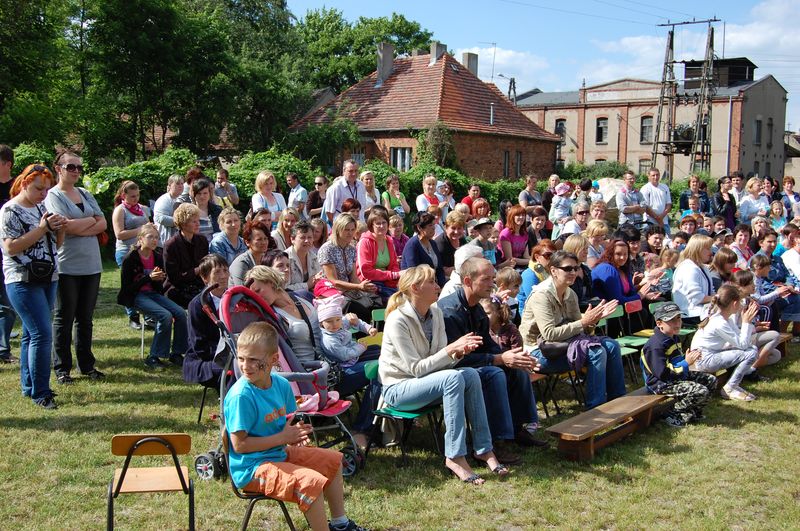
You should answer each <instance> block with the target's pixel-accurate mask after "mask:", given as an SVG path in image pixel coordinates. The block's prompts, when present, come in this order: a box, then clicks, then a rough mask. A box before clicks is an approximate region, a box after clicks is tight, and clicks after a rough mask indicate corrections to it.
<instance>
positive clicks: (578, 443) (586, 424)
mask: <svg viewBox="0 0 800 531" xmlns="http://www.w3.org/2000/svg"><path fill="white" fill-rule="evenodd" d="M639 393H640V392H639V391H634V392H633V393H631V394H627V395H625V396H621V397H619V398H616V399H614V400H612V401H610V402H606V403H605V404H602V405H599V406H597V407H596V408H594V409H591V410H589V411H585V412H583V413H581V414H579V415H576V416H574V417H572V418H570V419H567V420H565V421H563V422H559V423H558V424H555V425H554V426H550V427H549V428H547V430H546V431H547V432H548V433H550V435H552V436H554V437H556V438H557V439H558V451H559V452H560V453H561V454H563V455H564V456H565V457H566V458H567V459H569V460H570V461H589V460H591V459H592V458H594V453H595V451H596V450H599V449H600V448H604V447H606V446H608V445H609V444H612V443H613V442H616V441H618V440H620V439H621V438H623V437H625V436H626V435H629V434H631V433H633V432H635V431H638V430H641V429H644V428H646V427H647V426H649V425H650V423H651V422H652V420H653V409H654V408H655V407H656V406H658V405H659V404H661V403H662V402H664V401H665V400H667V398H668V397H665V396H661V395H651V394H639Z"/></svg>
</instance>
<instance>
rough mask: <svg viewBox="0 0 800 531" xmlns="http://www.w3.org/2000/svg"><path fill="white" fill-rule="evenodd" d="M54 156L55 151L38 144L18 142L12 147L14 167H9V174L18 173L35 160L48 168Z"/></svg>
mask: <svg viewBox="0 0 800 531" xmlns="http://www.w3.org/2000/svg"><path fill="white" fill-rule="evenodd" d="M54 157H55V153H53V151H52V150H48V149H45V148H43V147H42V146H41V145H39V144H36V143H32V144H24V143H23V144H19V145H18V146H17V147H15V148H14V167H13V168H12V169H11V175H14V176H16V175H19V174H20V173H22V170H24V169H25V167H26V166H27V165H28V164H33V163H35V162H38V163H43V164H44V165H45V166H47V167H48V168H50V166H51V164H52V163H53V158H54Z"/></svg>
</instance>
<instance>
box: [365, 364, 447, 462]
mask: <svg viewBox="0 0 800 531" xmlns="http://www.w3.org/2000/svg"><path fill="white" fill-rule="evenodd" d="M364 374H365V375H366V376H367V378H369V379H370V381H372V380H374V379H375V378H377V377H378V362H377V361H370V362H367V363H366V365H365V367H364ZM440 407H441V406H440V405H438V404H437V405H430V406H426V407H424V408H421V409H417V410H414V411H401V410H399V409H395V408H393V407H392V406H388V405H387V406H384V407H382V408H379V409H376V410H375V411H374V412H373V413H374V415H375V417H376V418H375V422H374V423H373V425H372V433H370V435H369V439H368V441H367V448H366V450H365V451H364V458H365V461H366V458H367V457H368V456H369V450H370V448H372V444H373V442H374V441H375V437H376V436H379V435H380V433H381V431H380V427H379V426H378V419H379V418H382V419H386V420H390V421H394V422H398V423H400V424H401V425H402V431H401V433H400V440H399V444H398V446H400V456H401V464H402V465H403V466H405V465H406V464H408V454H407V452H406V444H407V443H408V436H409V435H410V434H411V430H412V428H413V427H414V421H415V420H416V419H418V418H420V417H423V416H427V417H428V421H429V422H430V426H431V435H432V436H433V444H434V447H435V448H436V452H437V453H439V454H441V453H442V449H441V446H440V444H439V434H440V433H441V428H442V423H443V422H444V418H443V415H442V416H439V417H437V415H436V414H437V413H438V411H439V409H440Z"/></svg>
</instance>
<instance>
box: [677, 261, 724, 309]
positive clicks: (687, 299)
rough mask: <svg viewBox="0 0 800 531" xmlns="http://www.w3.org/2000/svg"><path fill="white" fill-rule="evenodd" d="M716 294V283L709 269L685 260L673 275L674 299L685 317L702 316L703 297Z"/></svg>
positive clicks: (703, 307)
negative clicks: (713, 281)
mask: <svg viewBox="0 0 800 531" xmlns="http://www.w3.org/2000/svg"><path fill="white" fill-rule="evenodd" d="M713 294H714V285H713V284H712V283H711V275H709V273H708V270H707V269H706V268H705V266H703V268H702V269H701V268H700V266H698V265H697V264H695V263H694V262H692V261H691V260H684V261H682V262H681V263H680V264H678V267H676V268H675V273H674V274H673V275H672V300H673V301H674V302H675V304H677V305H678V307H679V308H680V309H681V313H682V314H683V316H684V317H702V316H703V313H704V311H705V304H703V302H702V301H703V297H705V296H707V295H713Z"/></svg>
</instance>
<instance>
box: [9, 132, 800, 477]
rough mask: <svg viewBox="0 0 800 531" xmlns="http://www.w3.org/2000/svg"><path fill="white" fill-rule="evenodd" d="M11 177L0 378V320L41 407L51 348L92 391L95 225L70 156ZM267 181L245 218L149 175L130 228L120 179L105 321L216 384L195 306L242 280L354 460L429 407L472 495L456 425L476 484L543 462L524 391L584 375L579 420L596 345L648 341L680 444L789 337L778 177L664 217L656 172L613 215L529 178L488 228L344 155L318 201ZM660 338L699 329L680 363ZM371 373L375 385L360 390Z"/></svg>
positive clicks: (219, 185)
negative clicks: (121, 321) (384, 424)
mask: <svg viewBox="0 0 800 531" xmlns="http://www.w3.org/2000/svg"><path fill="white" fill-rule="evenodd" d="M12 166H13V152H12V151H11V150H10V149H8V148H7V147H5V146H0V202H1V203H3V206H2V210H0V224H1V225H2V228H0V235H2V239H3V247H2V252H3V275H4V278H5V281H4V283H2V286H3V290H2V292H0V360H3V361H6V362H12V361H15V358H14V357H13V356H12V355H11V353H10V348H9V335H10V333H11V329H12V327H13V324H14V319H15V316H19V318H20V319H21V320H22V325H23V326H22V342H21V346H20V357H19V361H20V371H21V382H22V392H23V394H24V395H25V396H29V397H30V398H31V399H32V400H33V401H34V402H36V403H37V404H39V405H41V406H42V407H44V408H47V409H52V408H56V407H57V405H56V402H55V400H54V398H53V395H54V393H53V391H52V389H51V387H50V376H51V370H54V371H55V374H56V382H57V383H58V384H60V385H67V384H71V383H73V381H74V380H73V378H72V375H71V370H72V353H71V348H72V345H73V335H74V348H75V351H76V357H77V360H78V368H79V371H80V373H81V374H82V375H84V376H86V377H88V378H90V379H94V380H98V379H103V378H104V377H105V375H104V374H103V372H101V371H100V370H98V368H97V367H96V366H95V365H96V360H95V356H94V354H93V352H92V318H93V311H94V307H95V305H96V301H97V294H98V289H99V284H100V275H101V271H102V264H101V259H100V245H101V242H100V241H99V240H101V239H102V236H103V235H104V234H105V233H106V231H107V227H106V218H105V216H104V213H103V212H102V211H101V210H100V207H99V206H98V204H97V201H95V199H94V198H93V197H92V195H91V194H90V193H89V192H88V191H87V190H85V189H83V188H81V187H80V186H79V180H80V177H81V172H82V170H83V166H82V161H81V158H80V157H79V156H78V155H77V154H75V153H71V152H69V151H64V152H59V153H58V155H57V157H56V158H55V160H54V163H53V168H54V170H52V171H51V170H50V169H49V168H48V167H47V166H45V165H43V164H42V165H40V164H34V165H30V166H28V167H26V168H25V169H24V170H23V171H22V172H21V173H20V174H19V175H18V176H17V177H16V178H14V177H12V176H11V174H10V170H11V167H12ZM284 179H285V183H286V188H285V190H286V194H284V193H283V192H282V191H281V187H280V186H279V184H278V178H277V176H276V175H275V174H274V173H273V172H271V171H268V170H265V171H262V172H260V173H259V174H258V175H257V177H256V178H255V183H254V184H255V190H256V192H255V193H254V194H253V196H252V198H251V200H250V202H249V205H248V203H247V202H246V199H245V201H244V202H242V199H241V198H240V197H239V193H238V190H237V188H236V186H235V185H234V184H233V183H231V182H230V180H229V176H228V174H227V172H226V170H224V169H220V170H219V171H218V172H217V174H216V178H215V179H211V178H209V177H208V176H207V175H206V174H205V173H204V170H203V169H202V168H199V167H193V168H191V169H190V170H189V171H188V172H187V173H186V174H185V175H183V176H182V175H172V176H169V177H168V179H167V180H166V189H165V192H164V194H163V195H162V196H160V197H158V198H157V199H156V200H155V202H154V208H153V211H152V212H151V211H150V208H148V206H146V205H143V204H141V203H140V199H141V198H140V193H139V188H138V185H137V184H136V183H134V182H132V181H125V182H123V183H122V184H121V185H120V187H119V190H118V191H117V194H116V196H115V205H116V206H115V208H114V210H113V212H111V216H110V219H111V222H112V229H113V233H114V236H115V237H116V247H115V259H116V262H117V264H118V265H119V266H120V268H121V273H120V274H121V288H120V291H119V295H118V302H119V304H120V305H121V306H123V307H124V308H125V311H126V313H127V316H128V319H129V322H130V326H131V327H133V328H137V329H139V328H140V327H142V326H151V327H152V328H153V329H154V337H153V341H152V344H151V347H150V354H149V356H148V357H147V359H146V360H145V366H146V367H147V369H149V370H162V369H164V368H165V367H167V366H182V368H183V376H184V378H185V380H186V381H187V382H193V383H198V384H201V385H203V386H207V387H214V388H216V387H218V386H219V382H220V375H221V369H220V368H219V367H218V366H217V365H216V364H215V363H214V362H213V355H214V353H215V351H216V343H217V341H218V340H219V331H218V330H217V329H216V327H215V326H213V323H212V322H211V320H210V319H209V317H208V316H207V315H205V314H204V312H203V311H202V303H201V301H200V300H199V294H200V292H201V291H202V290H203V289H204V288H206V287H213V289H212V291H211V298H212V300H213V301H214V304H215V305H217V307H218V305H219V302H220V297H221V295H222V294H223V292H224V291H225V289H226V288H227V287H229V286H234V285H244V284H246V285H248V286H250V287H251V289H253V290H254V291H255V292H256V293H257V294H259V295H260V296H261V297H262V298H263V299H264V301H265V302H266V303H267V304H269V305H271V306H272V307H273V309H275V311H276V313H277V314H278V315H279V316H280V318H281V319H282V321H283V324H284V327H285V332H286V337H288V338H289V340H290V342H291V346H292V348H293V350H294V352H295V354H296V355H297V356H298V358H300V359H301V360H320V359H326V360H331V361H333V362H335V363H337V364H339V365H341V367H342V375H343V377H342V379H341V381H340V382H339V384H338V388H339V391H340V392H341V393H342V394H343V395H345V396H347V395H349V394H351V393H354V392H355V391H358V390H364V391H365V394H364V397H363V399H362V400H363V402H362V404H363V405H362V408H361V411H360V412H359V414H358V416H357V418H356V420H355V423H354V425H353V432H354V435H355V437H356V440H357V442H358V444H359V445H365V444H366V436H367V434H368V432H369V430H370V429H371V426H372V424H373V418H372V408H371V407H370V406H371V405H375V404H376V403H377V401H378V399H379V398H380V399H382V400H383V401H384V402H385V403H386V404H389V405H391V406H393V407H395V408H397V409H401V410H403V409H406V410H414V409H418V408H420V407H423V406H425V405H428V404H430V403H433V402H437V401H440V402H441V403H442V405H443V408H444V419H445V421H444V425H445V427H446V433H445V445H444V453H445V456H446V466H447V468H449V469H450V470H451V471H452V472H453V473H454V474H455V475H456V476H457V477H459V478H460V479H461V480H463V481H465V482H468V483H470V484H480V483H482V482H483V481H484V480H483V478H481V477H480V476H479V475H478V474H476V473H475V471H474V470H473V469H472V468H471V467H470V464H469V462H468V461H467V460H466V456H467V435H466V432H467V428H468V427H469V429H470V431H471V444H472V449H473V452H474V457H476V458H477V459H478V460H480V461H485V462H486V464H487V465H488V466H489V469H490V470H491V471H492V472H493V473H494V474H496V475H498V476H504V475H506V474H507V473H508V471H509V468H508V467H510V466H513V465H516V464H518V463H519V462H520V461H521V458H520V455H519V449H520V448H521V447H531V446H533V447H540V446H546V445H547V443H546V442H545V441H543V440H542V438H541V437H540V436H539V434H538V429H539V419H538V413H537V404H536V398H535V396H534V392H533V388H532V386H531V384H530V373H532V372H540V373H544V374H550V373H562V372H565V371H568V370H571V369H572V370H580V369H582V368H585V369H586V382H585V383H586V393H585V395H586V401H585V406H586V407H587V408H593V407H596V406H598V405H600V404H603V403H604V402H607V401H609V400H613V399H614V398H616V397H619V396H621V395H624V394H625V393H626V388H625V380H624V371H623V366H622V359H621V351H620V346H619V343H618V342H617V341H616V340H615V338H618V337H620V336H622V335H628V334H630V333H632V332H635V331H638V330H641V329H652V330H654V334H653V336H652V338H651V339H650V340H649V341H648V343H647V345H646V346H645V347H644V348H643V349H642V357H641V366H642V369H643V371H644V373H645V377H646V378H645V380H646V385H647V387H648V389H649V390H650V391H651V392H658V393H666V394H671V395H673V396H676V398H677V399H678V400H677V401H676V402H675V405H674V406H673V408H672V409H671V410H670V412H669V413H668V414H667V415H666V417H665V418H666V421H667V422H669V423H670V424H672V425H673V426H683V425H685V424H686V423H687V422H690V421H691V420H693V419H694V418H696V417H697V416H699V415H700V413H701V409H702V406H703V405H704V404H705V402H706V401H707V400H708V397H709V394H710V390H711V389H713V385H714V384H715V381H714V380H713V376H711V377H708V376H707V375H709V374H711V375H713V373H714V372H716V371H718V370H720V369H726V368H732V369H733V372H732V375H731V377H730V378H729V379H728V381H727V383H726V384H725V385H724V386H723V387H722V389H721V391H720V392H721V395H722V396H723V397H725V398H727V399H730V400H737V401H751V400H753V399H755V396H754V395H753V393H751V392H749V391H747V390H746V389H745V388H744V387H742V385H743V382H745V381H748V380H756V381H757V380H759V379H763V377H762V376H761V375H760V374H759V372H758V368H760V367H763V366H765V365H769V364H771V363H775V362H777V361H778V360H779V359H780V354H779V353H778V351H777V348H776V346H777V340H778V337H779V336H778V333H779V332H785V331H787V330H788V329H789V327H790V326H791V328H792V333H793V335H794V337H793V339H792V341H793V342H800V326H793V325H792V323H798V322H800V280H798V279H800V229H799V228H798V227H799V226H800V223H798V222H800V195H799V194H797V193H796V192H794V191H793V187H794V186H795V184H796V183H795V182H794V179H793V178H791V177H786V178H784V180H783V192H780V191H779V190H778V186H777V183H776V182H775V181H774V180H772V179H771V178H769V177H765V178H760V177H758V176H750V177H749V178H748V179H745V178H744V176H743V175H741V174H738V173H737V174H734V175H731V176H725V177H722V178H720V179H718V182H717V191H716V192H715V193H713V194H711V195H709V193H708V191H707V190H705V188H706V186H705V183H704V182H703V181H702V180H701V179H699V178H698V177H696V176H691V177H690V178H689V183H688V189H687V190H685V191H684V192H682V193H681V194H680V197H679V198H678V202H679V210H678V214H677V215H675V213H674V209H673V204H672V202H673V198H672V196H671V194H670V191H669V189H668V188H667V187H666V186H665V185H664V184H663V183H661V182H660V172H659V171H658V170H657V169H652V170H650V171H649V173H648V176H647V179H648V182H647V184H645V185H644V186H642V187H641V189H637V187H636V176H635V175H634V174H633V173H631V172H627V173H626V174H625V175H624V176H623V179H622V187H621V188H620V189H619V190H618V191H617V192H616V194H606V196H605V199H609V200H610V199H611V197H609V195H613V201H609V202H611V203H612V207H613V208H611V207H609V205H608V204H607V202H606V201H605V200H604V195H603V194H602V193H601V192H600V190H599V186H598V183H597V182H592V181H591V180H588V179H587V180H583V181H581V182H580V183H571V182H567V181H564V182H562V181H561V180H560V179H559V177H558V176H557V175H551V176H550V177H549V179H548V182H547V188H546V190H545V192H544V193H543V194H540V193H539V192H538V191H537V178H536V177H535V176H532V175H530V176H527V177H526V179H525V188H524V189H522V191H521V192H520V193H519V196H518V197H517V198H515V200H509V199H506V200H504V201H502V202H501V203H500V204H499V205H497V211H498V215H495V214H494V212H493V208H494V205H491V204H490V203H489V202H488V201H487V200H486V199H485V198H483V197H481V189H480V186H479V185H478V184H473V185H472V186H470V187H469V190H468V194H467V195H466V196H465V197H463V198H461V199H460V200H457V199H456V198H455V197H454V196H453V191H454V187H453V186H452V184H451V183H448V182H445V181H439V180H437V178H436V176H434V175H428V176H426V177H425V178H424V179H423V182H422V183H421V184H422V193H421V194H420V195H419V196H417V197H416V198H414V200H413V201H410V200H409V199H408V198H406V197H405V196H404V194H403V193H402V192H401V191H400V188H399V179H398V177H397V176H396V175H391V176H390V177H388V178H387V179H386V181H385V182H384V183H378V182H376V178H375V175H373V173H371V172H370V171H364V172H361V173H360V174H359V166H358V164H357V163H356V162H355V161H352V160H348V161H346V162H345V163H344V165H343V168H342V175H341V176H339V177H337V178H336V179H335V180H334V181H333V182H332V183H329V182H328V180H327V178H326V177H324V176H317V177H316V178H315V179H314V190H313V191H311V192H310V193H309V192H308V191H307V190H306V189H305V188H303V186H302V184H301V183H300V180H299V179H298V177H297V176H296V175H294V174H291V173H290V174H287V175H285V176H284ZM380 186H385V190H384V191H383V192H381V190H380V189H379V187H380ZM412 205H413V207H412ZM248 206H249V209H248V208H247V207H248ZM237 207H238V208H237ZM240 209H241V210H240ZM244 210H248V212H247V215H246V216H244V217H242V215H241V211H244ZM615 211H616V213H617V214H618V223H617V224H613V225H612V223H610V218H611V217H612V216H609V214H613V213H614V212H615ZM406 227H408V231H407V232H406ZM619 306H623V307H624V311H623V312H619V311H618V310H619V308H618V307H619ZM54 308H55V309H54ZM53 309H54V310H53ZM378 309H385V316H386V321H385V328H384V330H383V337H382V345H381V347H380V348H379V349H374V348H363V347H362V346H361V345H360V344H358V343H355V342H353V341H352V338H351V336H350V330H349V328H351V327H352V328H355V329H358V330H360V332H361V333H364V334H369V335H374V334H375V333H377V332H378V331H377V330H376V329H374V328H372V326H371V325H369V324H367V323H370V322H371V321H372V312H373V311H374V310H378ZM620 313H621V314H622V316H621V317H612V316H618V315H619V314H620ZM140 316H142V317H143V320H141V319H140ZM343 323H344V326H343ZM682 326H693V327H697V332H696V333H694V336H693V338H692V340H691V348H690V349H688V350H687V351H686V352H685V353H684V352H683V350H682V349H681V347H680V343H679V342H678V341H677V339H676V336H677V333H678V331H680V330H681V327H682ZM253 341H254V342H255V343H254V344H256V343H258V341H257V340H256V339H254V340H253ZM243 350H246V351H248V350H247V349H243ZM51 351H52V352H53V353H54V355H53V356H52V359H51ZM248 352H249V351H248ZM268 354H270V355H271V352H270V353H268ZM249 359H250V358H248V357H246V356H245V357H244V358H242V357H241V356H240V359H239V362H240V363H249V361H247V360H249ZM371 360H378V364H379V380H376V381H370V380H369V379H368V378H367V376H366V375H365V365H366V363H367V362H369V361H371ZM250 372H251V373H254V372H253V371H250ZM256 372H257V371H256ZM243 373H244V374H245V375H247V374H248V372H246V371H244V370H243ZM698 374H699V375H698ZM248 378H249V376H248ZM254 378H255V377H254ZM258 378H260V379H259V380H258V381H259V382H262V383H263V380H264V378H263V377H262V376H259V377H258ZM270 381H271V380H270ZM678 384H680V385H678ZM227 407H228V406H227V404H226V408H227ZM228 418H231V416H229V417H228ZM284 424H285V421H284ZM284 424H281V425H280V426H278V427H276V429H278V430H284V429H288V428H285V426H284ZM293 429H294V428H293ZM301 432H302V433H301ZM293 433H294V438H295V439H297V438H302V436H303V435H302V434H303V433H305V432H303V430H302V429H301V428H297V429H294V431H293ZM232 439H233V445H234V448H237V445H238V446H240V447H241V448H247V447H248V446H247V444H245V443H244V442H243V441H239V440H237V436H235V433H234V432H232ZM293 440H294V439H293ZM237 451H238V450H237ZM250 479H252V474H251V475H250V476H249V478H247V481H244V480H243V481H244V483H243V484H246V483H247V482H249V481H250Z"/></svg>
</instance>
